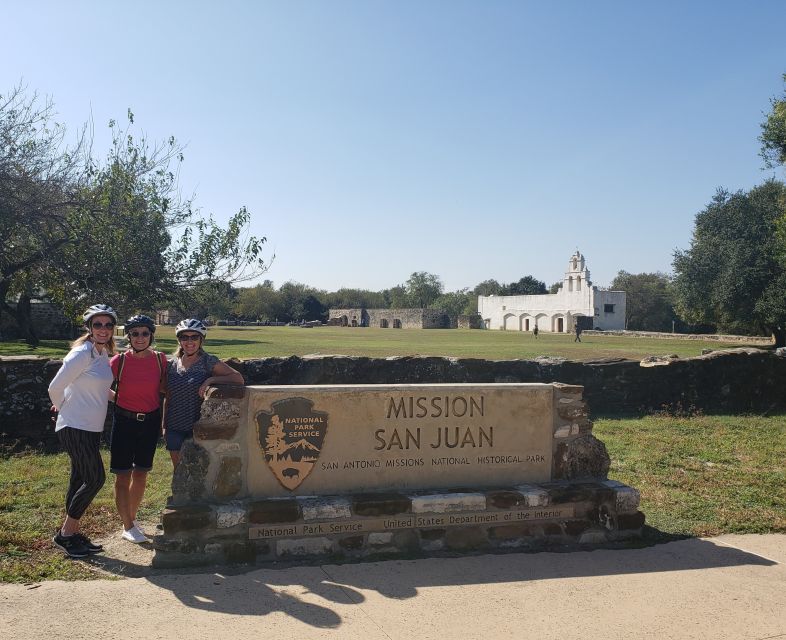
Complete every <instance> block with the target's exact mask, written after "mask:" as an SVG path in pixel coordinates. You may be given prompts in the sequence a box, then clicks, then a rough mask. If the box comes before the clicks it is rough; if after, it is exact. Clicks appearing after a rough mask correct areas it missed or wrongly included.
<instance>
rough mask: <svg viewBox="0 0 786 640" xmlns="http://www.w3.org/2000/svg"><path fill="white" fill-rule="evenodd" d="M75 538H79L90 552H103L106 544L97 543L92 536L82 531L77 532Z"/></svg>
mask: <svg viewBox="0 0 786 640" xmlns="http://www.w3.org/2000/svg"><path fill="white" fill-rule="evenodd" d="M74 538H76V539H77V540H79V542H81V543H82V544H83V545H84V546H85V549H87V552H88V553H101V552H102V551H103V550H104V546H103V545H100V544H96V543H95V542H93V541H92V540H91V539H90V538H88V537H87V536H86V535H84V534H82V533H75V534H74Z"/></svg>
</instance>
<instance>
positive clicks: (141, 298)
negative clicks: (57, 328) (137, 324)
mask: <svg viewBox="0 0 786 640" xmlns="http://www.w3.org/2000/svg"><path fill="white" fill-rule="evenodd" d="M133 125H134V115H133V113H131V112H130V111H129V112H128V122H127V125H126V127H125V128H124V129H120V128H119V127H118V125H117V123H116V122H115V121H111V122H110V124H109V126H110V128H111V130H112V146H111V148H110V150H109V152H108V153H107V156H106V158H105V159H104V160H103V161H101V162H99V161H97V160H96V159H95V158H93V157H92V156H91V155H90V154H89V153H88V151H87V150H88V149H89V147H90V141H89V140H87V139H86V138H85V137H84V136H83V137H81V139H80V140H81V142H79V143H77V145H76V146H74V147H72V148H65V147H63V145H62V140H63V135H64V128H63V127H62V126H61V125H59V124H57V123H55V122H54V121H53V108H52V105H51V103H46V104H44V105H43V106H39V105H38V102H37V96H35V95H33V96H32V97H27V96H26V95H25V93H24V91H23V90H22V89H21V88H19V87H18V88H16V89H14V90H12V91H11V93H10V94H9V95H8V96H6V97H4V98H3V97H0V139H2V140H3V144H2V145H0V308H2V309H3V310H5V311H7V312H11V308H10V306H9V305H8V304H7V301H8V299H9V297H10V296H12V295H13V294H15V293H20V294H22V295H23V299H24V300H27V299H29V298H30V297H31V296H32V295H33V294H34V293H37V292H39V291H41V290H45V291H46V292H47V293H48V294H49V296H50V297H51V298H52V299H54V301H55V302H59V303H60V304H61V305H62V306H63V307H64V308H65V309H66V312H67V313H68V314H69V315H71V316H72V317H74V318H76V317H77V316H78V314H79V312H80V311H81V310H82V309H83V308H84V306H85V305H86V304H89V303H92V302H96V301H102V302H107V303H109V304H112V305H113V306H115V307H119V308H121V309H123V310H152V309H153V308H154V307H155V306H157V305H162V306H163V305H166V306H175V307H181V308H182V307H183V306H184V305H183V304H182V303H183V302H184V301H185V302H187V303H193V302H194V301H195V300H198V299H199V297H200V295H201V294H199V292H196V293H194V295H190V294H191V292H192V291H193V290H194V289H196V288H199V287H202V286H219V285H220V284H226V283H232V282H239V281H243V280H245V279H250V278H254V277H257V276H258V275H259V274H260V273H262V272H264V270H265V269H266V268H267V265H266V264H265V262H264V260H263V259H262V257H261V251H262V247H263V244H264V243H265V239H264V238H256V237H253V236H250V237H249V236H248V234H247V231H248V227H249V224H250V222H251V214H250V213H249V212H248V211H247V210H246V209H245V208H241V209H240V210H239V211H238V212H237V213H236V214H235V215H234V216H232V217H231V218H230V220H229V222H228V223H227V225H226V226H225V227H222V226H220V225H218V224H217V223H216V222H215V221H214V220H213V218H212V217H211V216H208V217H206V218H205V217H202V216H200V215H199V213H198V210H197V209H196V208H195V206H194V202H193V200H192V199H183V198H181V196H180V192H179V188H178V181H177V175H178V169H177V167H178V165H179V164H180V163H181V162H182V161H183V153H182V147H181V146H179V145H178V144H177V142H176V141H175V139H174V138H169V139H168V140H167V141H165V142H163V143H158V144H150V143H149V142H148V141H147V139H146V138H145V137H144V136H141V137H136V136H135V135H134V133H133ZM25 308H26V305H23V304H20V305H19V306H18V309H22V310H24V309H25ZM17 322H18V324H19V325H20V328H27V327H28V325H29V322H24V321H22V320H20V319H19V318H18V319H17ZM28 330H29V328H28ZM33 338H34V336H30V339H31V341H32V339H33Z"/></svg>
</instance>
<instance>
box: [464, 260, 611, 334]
mask: <svg viewBox="0 0 786 640" xmlns="http://www.w3.org/2000/svg"><path fill="white" fill-rule="evenodd" d="M625 299H626V296H625V292H624V291H602V290H599V289H598V288H597V287H593V286H592V282H591V280H590V277H589V270H588V269H587V268H586V264H585V260H584V257H583V256H582V255H581V254H580V253H579V252H578V251H577V252H576V253H574V254H573V255H572V256H571V258H570V260H569V261H568V270H567V271H566V272H565V277H564V279H563V284H562V288H561V289H560V290H559V291H558V292H557V293H553V294H544V295H537V296H478V313H479V314H480V316H481V318H483V321H484V323H485V326H486V328H487V329H495V330H503V331H532V329H533V328H534V327H535V324H537V326H538V331H549V332H561V333H570V332H572V331H573V330H574V327H575V325H576V318H577V317H578V316H588V317H592V319H593V327H594V328H600V329H604V330H611V329H624V328H625ZM606 305H612V307H607V306H606Z"/></svg>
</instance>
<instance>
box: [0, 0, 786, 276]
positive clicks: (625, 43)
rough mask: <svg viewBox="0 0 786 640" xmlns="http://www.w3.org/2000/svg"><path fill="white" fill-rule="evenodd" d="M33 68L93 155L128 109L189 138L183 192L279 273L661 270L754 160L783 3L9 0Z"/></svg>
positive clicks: (745, 181)
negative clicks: (244, 215) (261, 242)
mask: <svg viewBox="0 0 786 640" xmlns="http://www.w3.org/2000/svg"><path fill="white" fill-rule="evenodd" d="M3 22H4V28H3V37H2V39H0V60H2V63H1V64H0V93H4V92H6V91H7V90H8V89H10V88H11V87H12V86H14V85H15V84H17V83H18V82H19V81H20V80H22V81H23V82H24V83H25V84H26V85H27V86H28V87H29V89H30V90H37V91H38V92H39V93H41V94H44V95H48V96H51V98H52V99H53V100H54V102H55V104H56V107H57V110H58V113H59V119H60V120H61V121H63V122H64V123H66V124H67V125H68V126H69V128H71V129H73V130H74V131H75V130H76V129H77V128H78V127H79V125H80V124H81V123H83V122H84V121H85V120H86V119H88V118H89V117H91V116H92V119H93V121H94V123H95V133H96V144H95V147H96V150H97V151H101V152H103V151H104V150H105V149H106V148H107V140H108V135H107V130H106V126H105V125H106V123H107V122H108V121H109V120H110V118H116V119H119V120H120V119H122V118H124V117H125V113H126V110H127V108H129V107H130V108H131V109H132V110H133V112H134V113H135V115H136V122H137V125H138V126H139V127H140V128H141V129H142V130H144V132H145V133H147V134H148V136H149V137H152V138H160V139H163V138H166V137H168V136H169V135H175V136H176V137H177V138H178V139H179V140H180V141H182V142H185V143H187V145H188V147H187V150H186V160H185V163H184V165H183V169H182V174H181V176H182V187H183V190H184V192H186V193H191V192H195V193H196V199H197V203H198V204H199V205H200V207H201V208H202V210H203V212H205V213H209V212H212V213H214V214H215V215H216V217H217V218H218V219H220V220H225V219H226V218H227V217H228V216H229V215H231V214H232V213H234V212H235V211H236V210H237V209H238V208H239V207H240V206H242V205H245V206H247V207H248V208H249V210H250V211H251V212H252V214H253V228H252V231H253V233H254V234H256V235H264V236H267V238H268V241H269V245H268V254H270V253H271V252H273V251H275V254H276V259H275V262H274V263H273V265H272V267H271V269H270V271H269V272H268V274H267V276H266V277H268V278H270V279H272V280H273V281H274V282H275V284H276V285H277V286H278V285H281V284H282V283H284V282H285V281H287V280H297V281H299V282H303V283H306V284H309V285H313V286H316V287H319V288H323V289H328V290H334V289H337V288H339V287H342V286H347V287H361V288H369V289H374V290H377V289H382V288H386V287H390V286H394V285H396V284H399V283H403V282H404V281H405V280H406V279H407V278H408V277H409V275H410V274H411V273H412V272H413V271H429V272H432V273H435V274H437V275H439V276H440V277H441V278H442V280H443V282H444V284H445V287H446V290H449V291H450V290H455V289H459V288H462V287H473V286H474V285H475V284H477V283H478V282H480V281H482V280H486V279H488V278H495V279H497V280H499V281H501V282H510V281H514V280H518V279H519V278H520V277H522V276H524V275H529V274H531V275H533V276H535V277H536V278H538V279H541V280H544V281H545V282H546V284H547V285H548V284H551V283H552V282H555V281H556V280H559V279H561V277H562V274H563V272H564V270H565V267H566V265H567V259H568V257H569V256H570V254H571V253H572V252H573V251H574V250H575V248H576V247H578V248H579V249H580V250H581V251H582V252H583V253H584V254H585V255H586V257H587V261H588V266H589V268H590V270H591V272H592V277H593V281H594V283H595V284H599V285H602V286H603V285H608V284H609V283H610V282H611V280H612V279H613V278H614V276H615V275H616V273H617V272H618V271H619V270H621V269H624V270H626V271H629V272H633V273H639V272H645V271H646V272H649V271H657V270H660V271H666V272H669V271H670V270H671V260H672V253H673V251H674V250H675V249H676V248H687V247H688V246H689V244H690V238H691V231H692V228H693V221H694V217H695V215H696V213H697V212H698V211H700V210H701V209H702V208H703V207H704V206H705V205H706V204H707V203H708V202H709V201H710V199H711V198H712V196H713V194H714V192H715V190H716V189H717V188H718V187H721V186H722V187H725V188H728V189H730V190H737V189H748V188H750V187H752V186H753V185H755V184H758V183H760V182H761V181H763V180H764V179H765V178H766V177H768V176H771V175H774V174H775V175H779V176H780V177H783V174H782V172H778V173H775V172H773V171H762V161H761V160H760V158H759V157H758V150H759V144H758V141H757V136H758V134H759V123H760V122H761V120H762V118H763V115H762V114H763V112H765V111H766V110H767V109H768V108H769V99H770V98H771V97H772V96H774V95H776V94H780V93H782V90H783V83H782V80H781V76H782V74H783V73H784V72H786V35H784V34H786V2H783V1H782V0H777V1H771V2H766V1H762V2H759V1H754V2H742V1H740V2H723V1H718V0H715V1H706V2H698V1H697V2H692V1H690V2H685V1H681V2H671V1H664V2H649V3H644V2H583V1H582V2H559V3H551V2H542V1H538V2H529V1H524V0H521V1H512V0H511V1H506V2H495V1H480V0H478V1H477V2H462V1H448V0H444V1H426V0H419V1H408V0H403V1H402V0H397V1H393V0H390V1H387V2H378V1H373V0H358V1H353V2H350V1H330V2H327V1H325V2H305V1H286V2H285V1H281V2H275V3H273V2H251V1H250V0H249V1H248V2H221V3H218V2H126V3H117V2H105V1H104V2H65V3H64V2H49V3H47V2H28V3H21V2H16V3H8V4H7V5H5V6H4V7H3Z"/></svg>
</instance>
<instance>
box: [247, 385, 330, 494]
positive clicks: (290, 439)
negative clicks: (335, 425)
mask: <svg viewBox="0 0 786 640" xmlns="http://www.w3.org/2000/svg"><path fill="white" fill-rule="evenodd" d="M313 407H314V402H313V401H311V400H308V399H307V398H287V399H285V400H278V401H276V402H274V403H272V404H271V405H270V411H260V412H259V413H257V415H256V420H257V425H258V427H259V428H258V433H259V445H260V446H261V447H262V451H264V452H265V460H267V464H268V466H269V467H270V470H271V471H272V472H273V475H274V476H276V479H277V480H278V481H279V482H280V483H281V486H283V487H284V488H286V489H289V490H290V491H293V490H294V489H296V488H297V487H298V486H300V483H301V482H303V480H305V479H306V476H308V474H309V473H311V471H312V469H313V468H314V464H315V463H316V461H317V458H318V457H319V453H320V451H322V444H323V443H324V442H325V433H326V432H327V426H328V414H327V412H326V411H314V409H313Z"/></svg>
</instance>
